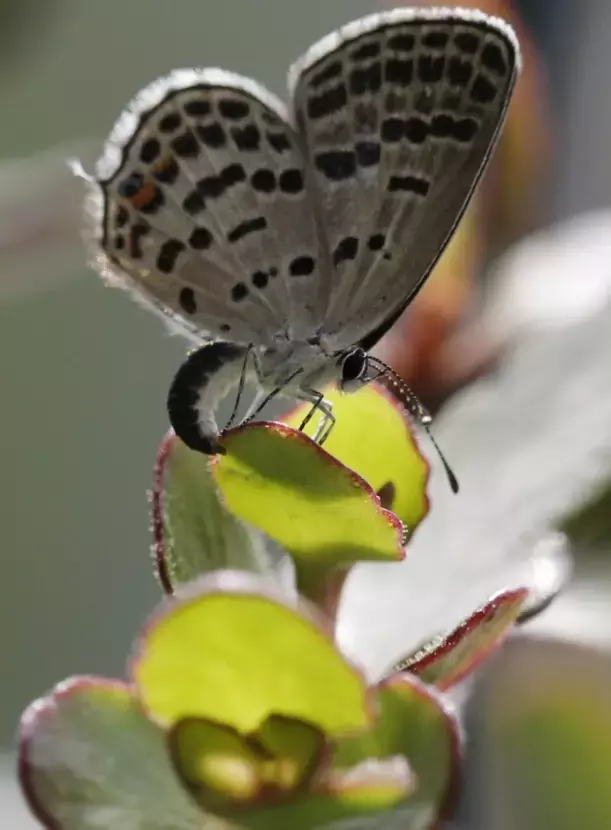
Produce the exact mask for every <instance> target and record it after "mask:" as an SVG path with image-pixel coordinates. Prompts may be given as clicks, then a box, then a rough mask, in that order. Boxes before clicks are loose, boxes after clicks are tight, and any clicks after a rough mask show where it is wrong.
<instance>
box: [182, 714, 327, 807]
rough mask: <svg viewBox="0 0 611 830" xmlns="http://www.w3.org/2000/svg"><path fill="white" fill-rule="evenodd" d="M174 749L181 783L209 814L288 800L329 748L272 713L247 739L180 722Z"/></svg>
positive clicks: (309, 729)
mask: <svg viewBox="0 0 611 830" xmlns="http://www.w3.org/2000/svg"><path fill="white" fill-rule="evenodd" d="M170 746H171V752H172V757H173V758H174V763H175V765H176V770H177V772H178V774H179V775H180V778H181V780H182V781H183V782H184V783H185V785H186V786H187V788H188V789H189V791H190V792H191V793H192V794H193V796H194V797H195V798H196V800H197V801H198V803H199V804H200V805H201V806H202V807H203V808H204V809H206V810H209V811H211V812H217V813H221V814H222V815H230V814H231V812H232V811H235V810H236V808H244V807H248V806H255V807H256V806H259V805H258V804H257V802H259V804H260V803H261V802H263V803H269V804H276V803H278V802H281V801H283V800H284V801H286V799H287V797H288V796H289V795H294V794H295V791H296V790H297V789H301V790H303V789H304V787H305V786H307V785H308V784H309V779H310V778H311V776H312V775H314V773H315V772H316V770H317V766H318V765H319V763H320V761H321V759H322V757H323V751H324V750H325V737H324V735H323V733H322V732H321V731H320V730H319V729H317V728H316V727H314V726H312V725H311V724H308V723H305V722H303V721H299V720H295V719H292V718H286V717H282V716H278V715H272V716H271V717H270V718H268V719H267V720H266V721H265V723H264V724H263V726H262V728H261V729H260V730H259V731H257V732H255V733H251V734H249V735H247V736H244V735H240V733H239V732H237V730H235V729H232V728H231V727H228V726H225V725H223V724H219V723H215V722H213V721H208V720H204V719H202V718H186V719H185V720H181V721H178V723H176V724H175V725H174V726H173V727H172V730H171V733H170Z"/></svg>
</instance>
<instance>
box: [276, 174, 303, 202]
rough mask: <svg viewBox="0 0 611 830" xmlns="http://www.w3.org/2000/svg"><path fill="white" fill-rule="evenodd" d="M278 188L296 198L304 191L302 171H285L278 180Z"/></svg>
mask: <svg viewBox="0 0 611 830" xmlns="http://www.w3.org/2000/svg"><path fill="white" fill-rule="evenodd" d="M278 186H279V187H280V190H281V191H282V192H283V193H288V194H289V195H292V196H295V195H296V194H297V193H301V192H302V191H303V189H304V183H303V175H302V173H301V170H297V169H291V170H283V172H282V173H281V174H280V177H279V179H278Z"/></svg>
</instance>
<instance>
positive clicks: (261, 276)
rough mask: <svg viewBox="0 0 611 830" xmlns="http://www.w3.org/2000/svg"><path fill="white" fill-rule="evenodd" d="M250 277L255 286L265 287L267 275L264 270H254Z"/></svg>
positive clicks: (267, 279) (267, 280)
mask: <svg viewBox="0 0 611 830" xmlns="http://www.w3.org/2000/svg"><path fill="white" fill-rule="evenodd" d="M250 279H251V281H252V284H253V285H254V286H255V288H259V289H262V288H265V286H266V285H267V283H268V282H269V275H268V274H266V273H265V271H255V273H254V274H253V275H252V277H251V278H250Z"/></svg>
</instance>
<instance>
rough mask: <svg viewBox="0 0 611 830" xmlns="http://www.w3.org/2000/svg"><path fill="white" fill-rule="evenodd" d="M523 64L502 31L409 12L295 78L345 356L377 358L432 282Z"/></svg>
mask: <svg viewBox="0 0 611 830" xmlns="http://www.w3.org/2000/svg"><path fill="white" fill-rule="evenodd" d="M518 62H519V53H518V46H517V42H516V40H515V36H514V35H513V32H512V31H511V30H510V28H509V27H508V26H507V25H506V24H505V23H503V22H502V21H500V20H496V19H493V18H490V17H488V16H486V15H484V14H482V13H481V12H476V11H463V10H451V9H437V10H435V9H433V10H431V9H416V10H414V9H405V8H402V9H396V10H394V11H390V12H385V13H384V12H383V13H380V14H375V15H371V16H369V17H366V18H363V19H362V20H359V21H356V22H355V23H352V24H349V25H347V26H345V27H343V28H342V29H340V30H339V31H338V32H336V33H334V34H332V35H329V36H328V37H326V38H324V39H323V40H322V41H320V42H319V43H318V44H315V45H314V46H313V47H312V48H311V49H310V50H309V51H308V52H307V53H306V55H305V56H304V57H303V58H302V59H301V61H299V62H298V63H297V64H295V66H294V67H293V69H292V70H291V75H290V86H291V91H292V96H293V101H292V103H293V110H294V118H295V121H296V124H297V127H298V131H299V133H300V135H301V137H302V140H303V143H304V146H305V152H306V157H307V161H308V170H309V186H310V188H311V189H312V199H313V202H314V207H315V210H316V212H317V215H318V218H319V225H320V227H321V228H323V229H324V233H325V236H326V240H325V242H326V247H327V251H328V257H329V259H330V263H331V271H330V273H329V275H328V279H327V280H326V283H325V285H323V286H321V294H322V299H321V306H322V307H324V321H323V325H324V329H325V331H326V332H327V333H328V334H329V335H330V336H331V337H332V338H334V342H335V344H336V346H337V348H344V347H346V346H349V345H351V344H354V343H362V344H363V345H365V346H366V348H370V347H371V346H372V345H373V342H374V341H375V340H377V339H378V338H379V337H380V336H381V335H382V334H383V333H384V331H385V330H386V328H387V327H388V325H389V323H390V321H391V320H394V319H395V318H396V316H397V315H398V313H400V311H401V310H402V309H403V308H405V306H406V305H407V303H408V302H409V300H410V298H411V297H412V296H413V295H414V293H415V292H416V291H417V290H418V288H419V287H420V286H421V285H422V283H423V282H424V280H425V279H426V277H427V275H428V274H429V272H430V270H431V268H432V267H433V265H434V264H435V262H436V260H437V259H438V257H439V256H440V254H441V252H442V251H443V248H444V247H445V244H446V243H447V241H448V239H449V237H450V235H451V233H452V231H453V229H454V227H455V226H456V224H457V222H458V220H459V218H460V216H461V215H462V212H463V210H464V208H465V206H466V204H467V202H468V200H469V197H470V195H471V194H472V192H473V189H474V187H475V185H476V183H477V181H478V179H479V177H480V175H481V173H482V172H483V169H484V167H485V164H486V161H487V159H488V157H489V155H490V152H491V150H492V148H493V146H494V143H495V139H496V136H497V134H498V131H499V128H500V126H501V124H502V122H503V118H504V115H505V111H506V108H507V104H508V101H509V98H510V94H511V90H512V87H513V84H514V81H515V77H516V72H517V64H518Z"/></svg>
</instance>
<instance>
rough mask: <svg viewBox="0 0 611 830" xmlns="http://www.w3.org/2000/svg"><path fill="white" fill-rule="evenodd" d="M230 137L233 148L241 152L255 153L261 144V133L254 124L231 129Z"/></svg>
mask: <svg viewBox="0 0 611 830" xmlns="http://www.w3.org/2000/svg"><path fill="white" fill-rule="evenodd" d="M231 137H232V138H233V141H234V144H235V146H236V147H237V148H238V150H240V151H241V152H247V153H251V152H255V151H256V150H258V149H259V146H260V144H261V133H260V132H259V128H258V127H257V126H256V125H255V124H246V126H245V127H233V128H232V130H231Z"/></svg>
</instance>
